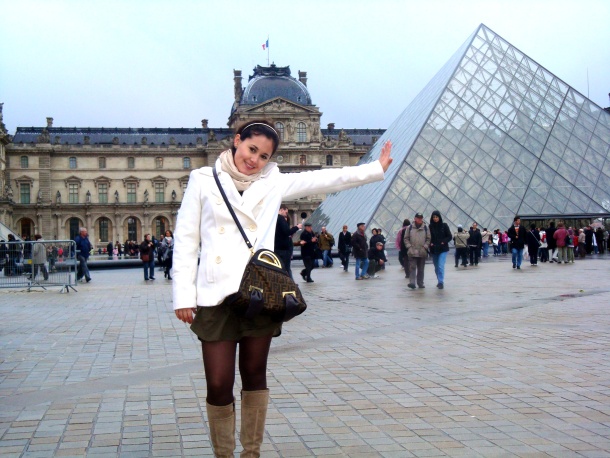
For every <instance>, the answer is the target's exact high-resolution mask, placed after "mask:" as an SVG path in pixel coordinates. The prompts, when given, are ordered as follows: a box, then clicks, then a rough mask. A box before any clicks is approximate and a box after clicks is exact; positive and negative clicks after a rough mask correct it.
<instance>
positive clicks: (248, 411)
mask: <svg viewBox="0 0 610 458" xmlns="http://www.w3.org/2000/svg"><path fill="white" fill-rule="evenodd" d="M268 404H269V390H260V391H242V392H241V431H240V433H239V440H240V441H241V445H242V446H243V448H244V450H243V452H241V455H240V456H241V458H258V457H260V456H261V444H262V442H263V435H264V434H265V420H266V418H267V405H268Z"/></svg>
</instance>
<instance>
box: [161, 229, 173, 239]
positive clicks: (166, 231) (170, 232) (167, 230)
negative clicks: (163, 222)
mask: <svg viewBox="0 0 610 458" xmlns="http://www.w3.org/2000/svg"><path fill="white" fill-rule="evenodd" d="M168 232H169V236H170V237H172V238H173V237H174V233H173V232H172V231H170V230H169V229H166V230H165V232H164V233H163V234H167V233H168Z"/></svg>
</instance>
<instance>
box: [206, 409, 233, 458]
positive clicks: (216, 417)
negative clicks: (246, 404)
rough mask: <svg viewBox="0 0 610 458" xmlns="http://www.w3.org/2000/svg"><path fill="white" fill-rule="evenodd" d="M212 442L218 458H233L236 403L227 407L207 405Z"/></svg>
mask: <svg viewBox="0 0 610 458" xmlns="http://www.w3.org/2000/svg"><path fill="white" fill-rule="evenodd" d="M205 407H206V410H207V412H208V424H209V426H210V440H211V441H212V447H214V456H215V457H217V458H233V452H234V451H235V402H232V403H231V404H229V405H226V406H213V405H212V404H208V403H207V402H206V403H205Z"/></svg>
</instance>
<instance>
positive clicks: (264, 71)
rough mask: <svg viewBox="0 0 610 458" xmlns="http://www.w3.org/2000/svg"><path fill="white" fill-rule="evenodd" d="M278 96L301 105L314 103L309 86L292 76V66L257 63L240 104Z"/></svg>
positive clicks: (252, 103) (261, 101)
mask: <svg viewBox="0 0 610 458" xmlns="http://www.w3.org/2000/svg"><path fill="white" fill-rule="evenodd" d="M276 97H282V98H284V99H286V100H290V101H291V102H295V103H298V104H300V105H311V104H312V103H311V96H310V95H309V91H308V90H307V86H305V85H304V84H303V83H302V82H301V81H299V80H297V79H296V78H293V77H292V76H290V67H277V66H275V64H271V66H270V67H261V66H260V65H257V66H256V68H255V69H254V74H253V75H251V76H250V78H249V80H248V85H247V86H246V87H245V89H244V91H243V93H242V96H241V102H240V105H258V104H260V103H263V102H265V101H267V100H271V99H274V98H276Z"/></svg>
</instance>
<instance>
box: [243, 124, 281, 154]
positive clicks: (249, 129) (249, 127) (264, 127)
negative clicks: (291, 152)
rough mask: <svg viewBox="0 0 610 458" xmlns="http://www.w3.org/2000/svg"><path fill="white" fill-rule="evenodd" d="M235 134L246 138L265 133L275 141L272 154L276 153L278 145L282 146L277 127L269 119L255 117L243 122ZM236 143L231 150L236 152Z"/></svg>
mask: <svg viewBox="0 0 610 458" xmlns="http://www.w3.org/2000/svg"><path fill="white" fill-rule="evenodd" d="M235 135H239V138H241V139H242V140H245V139H246V138H250V137H254V136H255V135H264V136H265V137H267V138H268V139H269V140H271V141H272V142H273V151H272V152H271V155H272V156H273V154H275V152H276V151H277V148H278V146H280V136H279V135H278V133H277V131H276V130H275V127H273V124H272V123H271V122H269V121H266V120H264V119H253V120H252V121H248V122H246V123H244V124H242V125H241V126H240V127H239V128H238V129H237V130H236V131H235ZM236 150H237V149H236V148H235V145H232V146H231V151H233V154H235V151H236Z"/></svg>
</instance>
